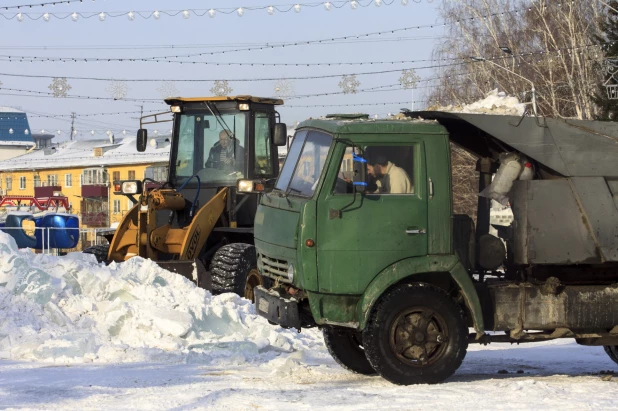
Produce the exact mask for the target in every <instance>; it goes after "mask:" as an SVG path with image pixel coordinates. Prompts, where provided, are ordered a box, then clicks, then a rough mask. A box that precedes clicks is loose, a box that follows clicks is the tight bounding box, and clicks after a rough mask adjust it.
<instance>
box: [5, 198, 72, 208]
mask: <svg viewBox="0 0 618 411" xmlns="http://www.w3.org/2000/svg"><path fill="white" fill-rule="evenodd" d="M17 206H21V207H33V206H34V207H36V208H38V209H39V210H40V211H45V210H49V209H54V208H60V207H64V209H65V210H68V209H69V199H68V198H67V197H28V196H5V197H0V207H17Z"/></svg>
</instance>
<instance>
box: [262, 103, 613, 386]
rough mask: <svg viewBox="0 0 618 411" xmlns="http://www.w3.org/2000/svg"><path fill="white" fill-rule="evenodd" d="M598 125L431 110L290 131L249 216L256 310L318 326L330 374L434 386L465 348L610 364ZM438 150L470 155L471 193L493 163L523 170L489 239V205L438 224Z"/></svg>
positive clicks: (608, 240) (444, 154)
mask: <svg viewBox="0 0 618 411" xmlns="http://www.w3.org/2000/svg"><path fill="white" fill-rule="evenodd" d="M419 114H421V115H422V117H424V118H425V119H419ZM598 123H599V122H587V123H585V124H583V123H582V124H580V123H572V124H571V123H569V122H565V121H558V120H553V119H539V118H534V117H521V118H518V117H514V116H491V115H463V114H462V115H452V114H450V113H440V112H434V113H432V112H423V113H402V114H400V115H398V116H396V117H394V118H389V119H382V120H374V119H370V118H369V117H368V116H367V115H330V116H326V117H323V118H319V119H310V120H307V121H305V122H303V123H301V124H300V125H299V126H298V128H297V131H296V135H295V136H294V139H293V142H292V145H291V147H290V150H289V154H288V157H287V158H286V161H285V163H284V165H283V169H282V170H281V173H280V176H279V178H278V180H277V182H276V184H275V189H274V190H273V192H271V193H268V194H264V195H262V197H261V199H260V203H259V206H258V209H257V211H256V217H255V225H254V227H255V246H256V251H257V260H258V261H257V267H258V270H259V271H260V273H261V275H262V276H264V277H267V278H270V279H271V280H272V281H273V286H272V287H268V288H267V287H257V288H256V290H255V296H256V305H257V312H258V313H259V314H260V315H261V316H263V317H265V318H267V319H268V320H269V321H271V322H272V323H276V324H279V325H280V326H282V327H287V328H292V327H293V328H296V329H298V330H301V329H302V328H309V327H316V326H317V327H320V328H322V331H323V333H324V339H325V342H326V345H327V347H328V349H329V352H330V353H331V354H332V355H333V357H334V358H335V360H336V361H337V362H338V363H339V364H341V365H342V366H343V367H344V368H347V369H349V370H351V371H354V372H357V373H362V374H375V373H378V374H380V375H381V376H382V377H384V378H386V379H387V380H389V381H391V382H394V383H397V384H415V383H437V382H440V381H443V380H444V379H446V378H448V377H449V376H450V375H452V374H453V373H454V372H455V371H456V370H457V368H458V367H459V366H460V365H461V362H462V361H463V358H464V356H465V354H466V350H467V346H468V343H489V342H532V341H546V340H550V339H554V338H575V339H576V340H577V342H578V343H580V344H586V345H603V346H605V347H606V351H607V352H608V354H609V355H610V357H611V358H612V359H613V360H614V361H617V362H618V305H616V304H615V302H613V300H612V297H611V295H613V294H612V293H613V290H614V288H613V287H615V285H616V283H618V241H616V240H615V237H612V236H611V232H614V233H615V232H618V231H616V230H618V201H617V200H616V198H617V197H616V196H617V195H618V186H616V185H615V181H616V180H617V179H618V175H617V174H618V173H617V172H616V169H615V167H613V168H612V167H611V166H610V164H611V163H610V162H609V160H610V159H612V158H614V160H615V157H616V156H617V155H618V152H616V149H615V147H613V146H612V144H611V143H612V141H611V139H607V136H608V135H610V136H618V128H617V127H613V128H612V127H610V126H608V125H606V124H598ZM580 138H582V139H583V138H585V140H586V144H585V145H581V144H580V147H581V150H580V151H572V150H571V151H569V152H567V151H565V147H573V146H574V144H578V143H577V141H580V142H581V141H583V140H579V139H580ZM612 138H613V139H615V137H612ZM550 142H553V143H550ZM451 143H456V144H458V145H460V146H461V147H462V148H464V149H465V150H467V151H468V152H470V153H472V154H473V155H474V156H476V157H477V158H478V163H477V171H478V172H479V173H478V176H479V177H478V178H479V189H480V190H483V189H484V188H486V187H488V186H490V185H491V183H492V175H493V174H494V173H496V171H498V174H497V175H499V174H500V171H499V167H501V164H500V161H501V160H500V159H501V158H504V157H502V156H501V155H500V154H501V153H504V152H509V153H510V154H513V153H515V154H516V155H517V156H519V157H518V158H522V159H523V158H526V159H527V160H526V164H528V163H529V164H530V167H533V170H535V171H534V173H533V175H531V179H532V180H533V181H510V183H512V190H511V191H510V192H509V193H505V194H508V196H509V197H508V199H509V200H510V205H511V207H512V209H513V212H514V214H515V218H514V221H513V223H512V224H511V225H510V226H508V227H507V226H503V227H493V228H495V229H496V228H497V229H498V230H497V231H498V235H497V236H496V235H492V234H490V223H489V222H490V206H491V201H492V200H490V199H489V198H485V197H479V200H478V207H477V212H478V218H477V219H476V221H475V219H474V218H473V216H471V215H454V214H453V204H452V203H453V194H452V190H453V187H452V175H451V173H452V170H451V158H450V153H451ZM552 144H553V145H552ZM558 153H562V154H561V155H562V157H558V156H557V154H558ZM571 157H572V158H571ZM595 157H596V158H598V159H599V161H598V162H596V163H595V164H593V165H587V164H586V163H585V162H586V161H587V160H586V158H595ZM561 161H562V163H561ZM514 178H515V180H516V179H517V178H518V177H517V176H515V177H514ZM595 190H596V191H595ZM593 191H594V192H595V195H597V196H598V198H599V199H600V203H596V204H595V203H594V202H592V200H590V197H591V195H592V192H593ZM578 204H579V206H578ZM558 210H559V211H558ZM601 216H604V217H605V218H609V222H610V223H609V226H607V225H602V224H600V223H599V222H598V220H596V218H597V217H601ZM592 295H594V298H593V299H594V303H591V301H592V300H591V296H592ZM608 306H611V307H612V308H611V309H609V311H608V308H607V307H608ZM469 328H473V329H474V332H473V333H470V332H469V331H468V330H469ZM531 330H538V331H531ZM486 331H504V333H505V334H504V335H502V334H501V335H496V334H487V333H486ZM608 350H609V351H608ZM612 350H613V351H612Z"/></svg>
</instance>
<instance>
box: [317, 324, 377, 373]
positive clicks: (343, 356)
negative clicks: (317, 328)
mask: <svg viewBox="0 0 618 411" xmlns="http://www.w3.org/2000/svg"><path fill="white" fill-rule="evenodd" d="M322 334H323V335H324V343H325V344H326V348H328V352H329V353H330V355H331V356H332V357H333V358H334V359H335V361H337V364H339V365H341V366H342V367H343V368H345V369H346V370H348V371H352V372H355V373H357V374H363V375H374V374H375V373H376V370H374V369H373V367H372V366H371V364H369V361H368V360H367V357H366V356H365V350H363V346H362V334H361V333H360V332H358V331H355V330H352V329H348V328H342V327H324V328H323V329H322Z"/></svg>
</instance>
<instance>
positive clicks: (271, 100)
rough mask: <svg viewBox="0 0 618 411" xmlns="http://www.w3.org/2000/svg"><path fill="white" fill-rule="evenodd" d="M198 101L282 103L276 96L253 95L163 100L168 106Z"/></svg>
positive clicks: (277, 104)
mask: <svg viewBox="0 0 618 411" xmlns="http://www.w3.org/2000/svg"><path fill="white" fill-rule="evenodd" d="M200 101H251V102H252V103H264V104H274V105H276V106H280V105H282V104H283V100H281V99H278V98H271V97H254V96H214V97H169V98H166V99H165V102H166V103H167V104H169V105H170V106H171V105H174V104H178V103H197V102H200Z"/></svg>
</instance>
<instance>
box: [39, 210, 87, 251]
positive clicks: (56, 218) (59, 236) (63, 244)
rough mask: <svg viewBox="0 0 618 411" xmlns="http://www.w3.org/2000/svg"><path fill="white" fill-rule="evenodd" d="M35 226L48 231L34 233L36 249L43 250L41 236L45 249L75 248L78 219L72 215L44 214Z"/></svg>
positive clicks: (77, 236) (77, 237) (77, 240)
mask: <svg viewBox="0 0 618 411" xmlns="http://www.w3.org/2000/svg"><path fill="white" fill-rule="evenodd" d="M36 225H37V227H41V228H46V229H49V230H37V231H36V233H35V235H36V240H37V242H36V246H37V248H43V238H42V236H43V235H45V246H46V248H75V247H76V246H77V243H78V242H79V219H78V218H77V217H76V216H74V215H72V214H61V213H50V214H46V215H44V216H43V217H41V218H39V219H37V220H36ZM48 231H49V235H48V233H47V232H48Z"/></svg>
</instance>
